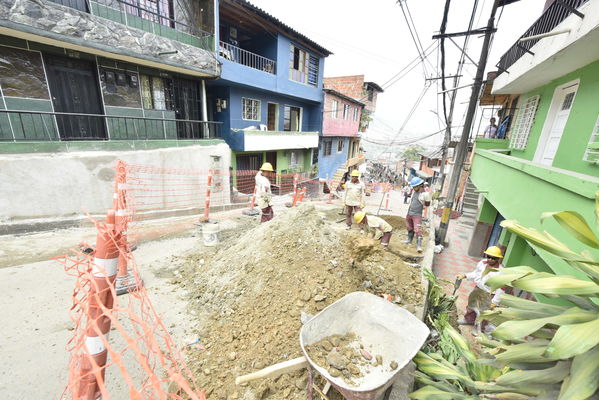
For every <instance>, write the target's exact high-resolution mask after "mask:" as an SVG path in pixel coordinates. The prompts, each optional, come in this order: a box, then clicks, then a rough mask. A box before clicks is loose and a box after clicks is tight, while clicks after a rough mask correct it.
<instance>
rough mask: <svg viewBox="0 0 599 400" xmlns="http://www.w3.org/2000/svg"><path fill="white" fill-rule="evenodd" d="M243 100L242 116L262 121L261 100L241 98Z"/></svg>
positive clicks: (246, 118) (250, 119)
mask: <svg viewBox="0 0 599 400" xmlns="http://www.w3.org/2000/svg"><path fill="white" fill-rule="evenodd" d="M241 101H242V106H243V108H242V118H243V119H245V120H249V121H260V100H254V99H246V98H245V97H244V98H242V99H241Z"/></svg>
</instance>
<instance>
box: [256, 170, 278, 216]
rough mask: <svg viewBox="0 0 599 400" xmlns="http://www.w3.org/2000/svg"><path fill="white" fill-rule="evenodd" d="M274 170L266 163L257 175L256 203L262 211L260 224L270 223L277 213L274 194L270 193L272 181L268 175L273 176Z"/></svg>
mask: <svg viewBox="0 0 599 400" xmlns="http://www.w3.org/2000/svg"><path fill="white" fill-rule="evenodd" d="M272 172H273V169H272V165H271V164H270V163H264V164H262V166H261V167H260V171H258V173H257V174H256V201H257V202H258V207H259V208H260V210H262V218H261V219H260V222H266V221H270V220H271V219H272V217H274V215H275V212H274V211H273V209H272V192H271V191H270V181H269V180H268V177H267V175H269V174H272Z"/></svg>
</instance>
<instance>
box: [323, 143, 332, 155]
mask: <svg viewBox="0 0 599 400" xmlns="http://www.w3.org/2000/svg"><path fill="white" fill-rule="evenodd" d="M332 151H333V141H332V140H325V141H324V149H323V151H322V155H323V156H330V155H331V152H332Z"/></svg>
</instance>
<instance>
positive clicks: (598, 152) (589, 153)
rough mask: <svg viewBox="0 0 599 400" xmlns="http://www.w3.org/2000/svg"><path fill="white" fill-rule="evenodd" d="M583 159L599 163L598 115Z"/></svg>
mask: <svg viewBox="0 0 599 400" xmlns="http://www.w3.org/2000/svg"><path fill="white" fill-rule="evenodd" d="M583 160H584V161H588V162H592V163H595V164H599V117H597V121H596V122H595V127H594V128H593V133H592V134H591V139H590V140H589V144H588V145H587V149H586V151H585V152H584V157H583Z"/></svg>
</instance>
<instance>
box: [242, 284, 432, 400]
mask: <svg viewBox="0 0 599 400" xmlns="http://www.w3.org/2000/svg"><path fill="white" fill-rule="evenodd" d="M348 333H354V334H356V335H357V336H358V337H360V342H361V343H363V344H364V345H365V346H366V347H367V348H368V349H369V351H370V350H372V353H373V354H381V355H382V356H383V358H384V360H385V361H384V362H383V364H382V365H379V366H377V367H374V366H372V365H369V366H368V367H367V368H368V370H363V371H362V375H363V376H362V377H360V378H355V379H354V380H353V383H352V384H350V383H348V382H345V381H344V380H343V378H342V377H333V376H331V375H330V374H329V372H328V371H327V370H326V369H325V368H324V366H320V365H318V364H316V363H315V362H314V361H313V360H312V359H311V358H310V356H309V354H308V353H307V351H306V346H309V345H311V344H314V343H316V342H318V341H319V340H321V339H323V338H325V337H328V336H331V335H346V334H348ZM428 335H429V329H428V327H427V326H426V325H425V324H424V323H423V322H422V321H420V320H419V319H418V318H416V317H415V316H414V315H412V314H411V313H410V312H409V311H407V310H406V309H404V308H401V307H398V306H397V305H395V304H393V303H391V302H389V301H387V300H384V299H382V298H380V297H378V296H375V295H373V294H369V293H365V292H354V293H350V294H347V295H345V296H344V297H342V298H341V299H339V300H337V301H336V302H334V303H333V304H331V305H330V306H328V307H326V308H325V309H324V310H322V311H321V312H320V313H318V314H316V315H315V316H314V317H313V318H312V319H310V320H309V321H307V322H306V323H305V324H304V325H303V326H302V329H301V331H300V346H301V349H302V352H303V353H304V356H303V357H299V358H296V359H293V360H289V361H285V362H283V363H279V364H276V365H272V366H270V367H267V368H265V369H263V370H260V371H257V372H255V373H253V374H249V375H245V376H242V377H238V378H237V380H236V383H238V384H240V383H243V382H247V381H249V380H253V379H258V378H264V377H275V376H278V375H280V374H283V373H288V372H291V371H293V370H296V369H301V368H305V367H307V366H310V367H311V368H313V369H315V370H316V371H317V372H318V373H319V374H320V375H321V376H322V377H323V378H324V379H326V380H327V381H328V382H329V383H330V384H331V385H332V386H333V387H335V388H336V389H337V390H338V391H339V392H340V393H341V394H342V395H343V396H344V397H345V398H346V399H348V400H378V399H380V398H382V397H383V395H384V394H385V391H386V390H387V389H388V388H389V387H390V386H391V385H392V384H393V382H394V381H395V379H396V378H397V377H398V374H399V372H400V371H401V369H402V368H403V367H404V366H406V364H408V362H410V360H411V359H412V358H413V357H414V356H415V355H416V353H418V351H419V350H420V348H421V347H422V345H423V344H424V342H425V340H426V338H427V337H428ZM391 360H393V361H395V362H396V363H397V368H395V369H391V367H390V366H389V362H390V361H391ZM360 368H361V369H362V368H366V367H364V366H362V367H360Z"/></svg>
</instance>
